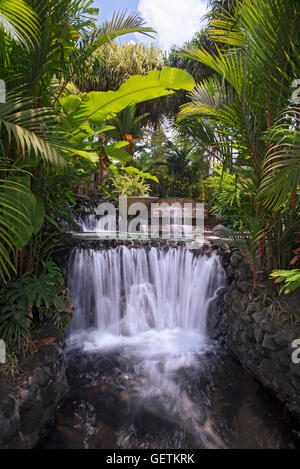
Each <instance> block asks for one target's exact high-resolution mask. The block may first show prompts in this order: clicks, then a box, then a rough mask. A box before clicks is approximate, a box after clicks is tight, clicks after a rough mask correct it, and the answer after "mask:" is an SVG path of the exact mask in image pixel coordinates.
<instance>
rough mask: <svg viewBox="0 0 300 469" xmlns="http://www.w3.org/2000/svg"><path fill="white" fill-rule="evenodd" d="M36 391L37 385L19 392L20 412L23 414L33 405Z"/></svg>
mask: <svg viewBox="0 0 300 469" xmlns="http://www.w3.org/2000/svg"><path fill="white" fill-rule="evenodd" d="M38 390H39V387H38V385H37V384H31V385H30V386H28V387H27V388H25V389H22V390H21V392H20V399H21V405H20V412H23V411H24V410H28V409H30V408H31V407H32V406H33V405H34V403H35V401H36V398H37V394H38Z"/></svg>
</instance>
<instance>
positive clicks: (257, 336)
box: [253, 326, 264, 344]
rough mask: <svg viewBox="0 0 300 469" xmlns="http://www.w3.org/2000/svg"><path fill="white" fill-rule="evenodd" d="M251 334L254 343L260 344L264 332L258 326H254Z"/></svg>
mask: <svg viewBox="0 0 300 469" xmlns="http://www.w3.org/2000/svg"><path fill="white" fill-rule="evenodd" d="M253 332H254V337H255V340H256V342H257V343H259V344H261V343H262V341H263V338H264V331H263V330H262V329H261V328H260V327H259V326H254V327H253Z"/></svg>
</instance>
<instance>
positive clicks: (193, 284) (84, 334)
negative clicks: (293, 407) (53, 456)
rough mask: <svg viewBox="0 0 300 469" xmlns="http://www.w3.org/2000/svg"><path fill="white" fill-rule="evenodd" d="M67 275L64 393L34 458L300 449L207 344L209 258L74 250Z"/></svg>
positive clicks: (214, 266)
mask: <svg viewBox="0 0 300 469" xmlns="http://www.w3.org/2000/svg"><path fill="white" fill-rule="evenodd" d="M66 269H67V272H66V275H67V279H68V288H69V290H70V296H71V299H72V302H73V304H74V307H75V314H74V317H73V319H72V321H71V325H70V327H69V331H68V339H67V347H66V362H67V376H68V382H69V385H70V391H69V394H68V396H67V399H66V400H65V401H64V402H63V404H62V405H61V407H60V409H59V411H58V413H57V416H56V422H55V425H54V427H53V429H52V432H51V433H50V435H49V437H48V439H47V440H46V441H45V442H44V443H43V447H44V448H47V449H51V448H70V449H75V448H86V449H146V448H147V449H148V448H149V449H198V448H199V449H210V448H213V449H217V448H220V449H225V448H240V449H243V448H265V449H266V448H300V440H299V428H298V427H297V425H296V423H295V422H294V420H293V419H292V418H291V417H290V415H289V414H288V413H287V411H286V410H284V409H283V407H282V406H281V405H280V404H279V403H278V402H277V401H276V400H275V399H273V398H272V397H271V396H270V395H269V394H268V393H267V392H266V391H265V390H264V389H263V388H262V386H260V385H259V384H258V383H257V382H256V381H255V380H254V379H252V378H251V377H250V376H249V375H248V374H247V373H246V372H245V371H244V370H243V369H242V367H241V366H240V365H239V363H238V362H236V361H235V360H234V359H233V358H232V357H231V356H229V355H228V354H227V353H225V352H224V351H222V350H221V349H220V347H219V346H218V344H217V343H216V342H214V341H212V340H210V339H209V338H208V336H207V332H206V319H207V315H208V314H209V312H210V311H211V308H214V307H216V298H217V292H218V290H219V289H220V288H224V286H226V276H225V272H224V270H223V268H222V266H221V263H220V260H219V258H218V256H216V255H211V256H210V257H207V256H197V255H195V253H194V252H192V251H189V250H187V249H174V248H169V249H158V248H149V249H148V248H140V249H134V248H132V249H129V248H126V247H119V248H117V249H109V250H105V249H99V250H95V249H78V248H75V249H74V250H73V251H72V253H71V254H70V257H69V262H68V265H67V268H66Z"/></svg>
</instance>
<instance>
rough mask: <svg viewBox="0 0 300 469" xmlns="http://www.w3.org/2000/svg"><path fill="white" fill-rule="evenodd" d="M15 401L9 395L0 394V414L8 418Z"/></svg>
mask: <svg viewBox="0 0 300 469" xmlns="http://www.w3.org/2000/svg"><path fill="white" fill-rule="evenodd" d="M15 408H16V403H15V401H14V399H12V398H11V397H9V396H0V414H2V416H3V417H5V418H7V419H9V418H10V417H11V416H12V415H13V414H14V412H15Z"/></svg>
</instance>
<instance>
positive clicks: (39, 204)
mask: <svg viewBox="0 0 300 469" xmlns="http://www.w3.org/2000/svg"><path fill="white" fill-rule="evenodd" d="M35 198H36V204H35V209H34V212H33V214H32V218H31V223H32V226H33V233H34V234H37V233H38V232H39V231H40V229H41V228H42V226H43V223H44V219H45V205H44V202H43V201H42V199H41V198H40V197H39V196H35Z"/></svg>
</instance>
